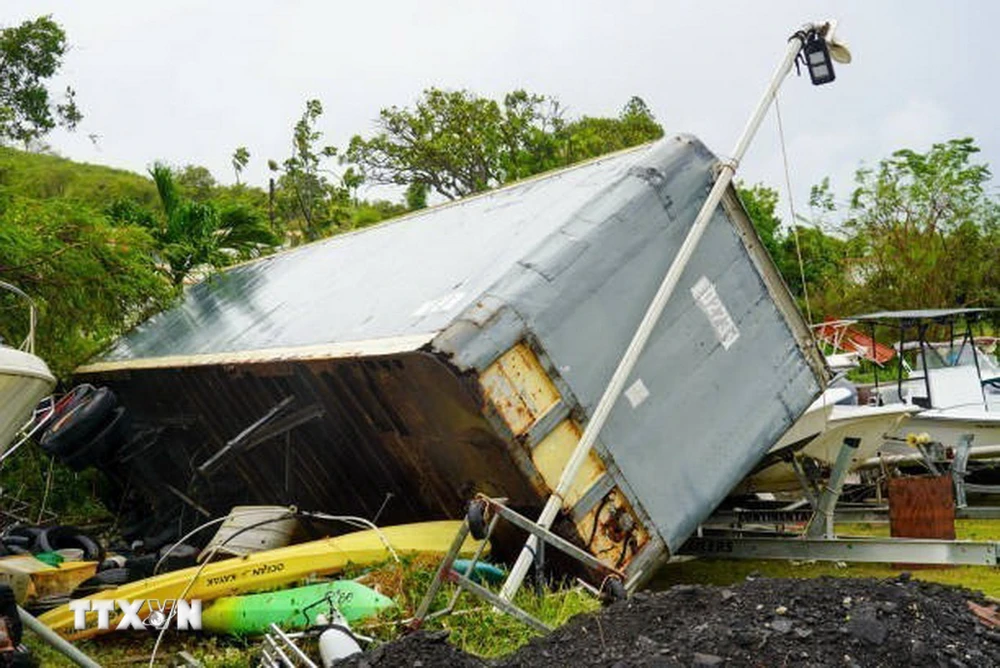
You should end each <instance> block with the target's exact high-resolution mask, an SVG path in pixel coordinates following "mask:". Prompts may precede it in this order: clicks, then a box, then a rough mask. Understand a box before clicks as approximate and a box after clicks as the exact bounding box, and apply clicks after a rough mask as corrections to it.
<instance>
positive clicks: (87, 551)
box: [36, 526, 104, 561]
mask: <svg viewBox="0 0 1000 668" xmlns="http://www.w3.org/2000/svg"><path fill="white" fill-rule="evenodd" d="M36 544H37V546H38V549H39V550H40V551H42V552H55V551H56V550H61V549H64V548H76V549H80V550H83V559H84V561H103V560H104V548H103V547H101V546H100V545H99V544H98V542H97V541H95V540H94V539H93V538H91V537H90V536H88V535H87V534H85V533H83V532H81V531H80V530H79V529H77V528H76V527H71V526H56V527H49V528H48V529H45V530H43V531H42V533H41V534H39V536H38V541H37V543H36Z"/></svg>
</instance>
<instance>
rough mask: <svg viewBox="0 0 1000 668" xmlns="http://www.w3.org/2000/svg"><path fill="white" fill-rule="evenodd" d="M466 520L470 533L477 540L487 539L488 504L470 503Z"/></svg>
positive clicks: (480, 502)
mask: <svg viewBox="0 0 1000 668" xmlns="http://www.w3.org/2000/svg"><path fill="white" fill-rule="evenodd" d="M465 520H466V521H467V522H468V523H469V533H471V534H472V537H473V538H475V539H476V540H483V539H484V538H486V504H485V503H483V502H482V501H470V502H469V509H468V510H467V511H466V513H465Z"/></svg>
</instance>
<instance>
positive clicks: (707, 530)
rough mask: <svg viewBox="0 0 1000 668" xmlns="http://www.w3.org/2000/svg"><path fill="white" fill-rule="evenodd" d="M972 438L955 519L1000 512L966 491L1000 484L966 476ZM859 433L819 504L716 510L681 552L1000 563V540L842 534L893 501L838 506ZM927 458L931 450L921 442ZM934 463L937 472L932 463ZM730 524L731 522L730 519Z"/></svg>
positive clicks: (958, 470) (959, 457)
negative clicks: (973, 500) (841, 527)
mask: <svg viewBox="0 0 1000 668" xmlns="http://www.w3.org/2000/svg"><path fill="white" fill-rule="evenodd" d="M971 445H972V438H971V437H970V436H965V437H963V438H962V439H960V442H959V446H958V452H957V453H956V456H955V462H954V465H953V467H952V477H953V481H954V486H955V498H956V508H955V517H956V518H966V519H995V518H1000V507H992V506H977V507H969V506H967V505H966V503H965V494H966V492H967V491H986V492H997V491H1000V488H995V487H994V486H983V485H971V484H967V483H966V482H965V473H966V470H965V462H966V461H967V459H968V454H969V451H970V449H971ZM857 446H858V441H857V439H853V438H847V439H844V444H843V445H842V446H841V450H840V453H839V454H838V457H837V461H836V463H835V464H834V467H833V471H832V472H831V474H830V478H829V481H828V482H827V486H826V487H825V489H823V491H822V492H821V494H820V495H819V497H818V498H817V500H816V502H815V509H810V508H808V507H802V508H793V509H761V510H755V509H735V510H729V511H720V512H717V513H715V514H714V515H713V516H712V518H710V519H709V520H708V521H707V522H706V523H705V524H703V525H702V527H701V528H700V529H699V531H698V533H697V535H695V536H693V537H692V538H690V539H688V541H687V542H686V543H685V544H684V546H683V547H682V548H681V550H680V554H681V555H689V556H702V557H715V558H720V557H721V558H726V559H797V560H815V561H843V562H868V563H873V562H874V563H879V562H891V563H907V564H922V565H934V564H940V565H971V566H997V565H1000V560H998V555H1000V542H994V541H966V540H938V539H924V538H883V537H846V536H845V537H838V536H837V535H836V532H835V530H834V526H835V524H836V522H838V521H840V522H844V521H847V522H872V523H874V522H886V521H888V513H889V508H888V506H883V505H881V504H880V505H875V506H865V504H852V505H847V506H844V507H838V505H837V502H838V501H839V499H840V495H841V492H842V491H843V486H844V479H845V478H846V476H847V471H848V467H849V465H850V462H851V459H852V455H853V452H854V450H855V449H856V448H857ZM920 451H921V453H922V454H923V455H924V457H925V458H928V457H929V456H928V451H927V450H926V449H925V448H923V447H921V448H920ZM928 462H929V466H930V468H931V470H932V471H935V472H936V469H934V467H933V464H932V463H930V461H929V458H928ZM799 523H805V528H804V529H803V530H802V531H801V532H799V533H795V532H787V531H785V530H784V526H786V525H788V524H799ZM727 524H728V527H727V526H725V525H727ZM761 525H773V526H774V527H775V529H774V530H771V531H765V530H761Z"/></svg>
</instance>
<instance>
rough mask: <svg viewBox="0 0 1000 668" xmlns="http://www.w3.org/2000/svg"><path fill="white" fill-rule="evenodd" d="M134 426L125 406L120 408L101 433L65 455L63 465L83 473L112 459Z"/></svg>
mask: <svg viewBox="0 0 1000 668" xmlns="http://www.w3.org/2000/svg"><path fill="white" fill-rule="evenodd" d="M131 426H132V418H131V417H130V416H129V413H128V411H127V410H126V409H125V407H124V406H118V407H117V408H115V409H114V410H113V411H112V412H111V417H109V418H108V419H107V421H106V422H105V423H104V424H103V426H102V427H101V429H100V431H99V432H98V433H97V434H96V435H95V436H94V437H93V438H92V439H90V441H88V442H87V443H85V444H83V445H81V446H79V447H77V448H75V449H73V451H72V453H70V454H65V452H64V454H63V463H64V464H65V465H66V466H68V467H69V468H70V469H71V470H73V471H82V470H83V469H85V468H87V467H88V466H90V465H92V464H98V463H100V462H104V461H107V460H108V459H110V458H111V457H112V456H113V455H114V453H115V452H117V450H118V448H119V447H121V445H122V443H124V441H125V437H126V436H127V435H128V430H129V429H130V428H131Z"/></svg>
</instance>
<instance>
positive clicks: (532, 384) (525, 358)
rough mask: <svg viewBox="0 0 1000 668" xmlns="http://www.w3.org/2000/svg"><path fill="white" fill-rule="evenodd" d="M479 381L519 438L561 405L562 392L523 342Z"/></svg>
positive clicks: (486, 395)
mask: <svg viewBox="0 0 1000 668" xmlns="http://www.w3.org/2000/svg"><path fill="white" fill-rule="evenodd" d="M479 378H480V383H481V384H482V386H483V393H484V395H485V397H486V398H487V399H488V400H489V401H490V402H491V403H492V404H493V407H494V408H495V409H496V411H497V412H498V413H499V414H500V416H501V417H502V418H503V419H504V421H505V422H506V423H507V426H508V427H510V430H511V432H513V433H514V434H515V435H518V436H519V435H521V434H523V433H525V432H526V431H528V429H530V428H531V426H532V425H533V424H535V423H536V422H537V421H538V420H539V419H541V418H542V416H544V415H545V414H546V413H547V412H548V411H549V410H551V409H552V407H553V406H555V405H556V404H557V403H558V402H559V391H558V390H557V389H556V387H555V385H553V384H552V381H551V380H549V377H548V375H547V374H546V373H545V370H544V369H543V368H542V365H541V364H539V362H538V358H537V357H536V356H535V354H534V353H533V352H531V349H530V348H528V347H527V346H526V345H524V344H523V343H519V344H517V345H516V346H514V347H513V348H511V349H510V350H508V351H507V352H506V353H504V354H503V355H501V356H500V357H499V358H497V361H495V362H494V363H493V364H491V365H490V366H489V367H487V368H486V370H485V371H483V372H482V374H480V376H479Z"/></svg>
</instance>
